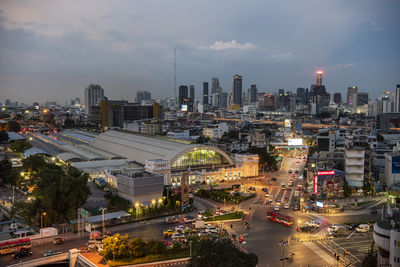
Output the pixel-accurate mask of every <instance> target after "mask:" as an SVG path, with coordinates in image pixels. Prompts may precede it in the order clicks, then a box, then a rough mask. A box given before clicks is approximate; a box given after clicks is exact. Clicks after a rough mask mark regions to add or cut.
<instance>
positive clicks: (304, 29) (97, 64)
mask: <svg viewBox="0 0 400 267" xmlns="http://www.w3.org/2000/svg"><path fill="white" fill-rule="evenodd" d="M399 11H400V1H398V0H382V1H376V0H352V1H348V0H331V1H328V0H326V1H321V0H318V1H309V0H301V1H299V0H286V1H278V0H268V1H267V0H259V1H256V0H254V1H253V0H242V1H236V0H218V1H215V0H212V1H209V0H202V1H194V0H181V1H175V0H168V1H166V0H159V1H157V0H147V1H144V0H143V1H133V0H130V1H119V0H113V1H100V0H93V1H65V0H64V1H58V0H49V1H44V0H35V1H33V0H31V1H19V0H10V1H5V0H1V1H0V102H4V99H6V98H9V99H11V100H19V101H22V102H26V103H32V102H33V101H40V102H44V101H46V100H49V101H51V100H55V101H58V102H60V103H65V101H66V100H68V101H69V100H70V99H71V98H74V97H81V98H82V100H83V90H84V88H85V87H86V86H87V85H88V84H90V83H98V84H100V85H101V86H102V87H103V88H104V89H105V94H106V96H108V97H109V98H110V99H121V98H123V99H126V100H130V101H133V98H134V97H135V94H136V91H137V90H141V89H144V90H149V91H151V92H152V94H153V97H168V96H173V94H174V82H173V49H174V48H176V50H177V83H178V85H180V84H194V85H195V87H196V97H199V96H200V94H201V86H202V82H203V81H209V80H210V79H211V77H219V79H220V82H221V84H222V87H223V90H224V91H228V92H230V91H231V87H232V76H233V75H234V74H240V75H242V76H243V88H244V89H247V88H248V87H249V86H250V84H253V83H255V84H257V87H258V89H259V91H266V92H275V91H277V89H279V88H285V89H288V90H295V88H297V87H310V85H311V84H312V83H315V82H314V80H315V72H316V70H318V69H322V70H324V84H325V85H326V87H327V89H328V90H329V91H330V92H336V91H337V92H342V93H344V92H345V91H346V88H347V86H349V85H356V86H358V87H359V88H360V90H361V91H365V92H368V93H370V95H371V96H372V97H377V96H378V95H379V93H380V92H381V91H383V90H393V89H394V88H395V85H396V84H397V83H400V67H399V62H400V49H399V47H400V45H399V44H400V34H399V33H400V16H399Z"/></svg>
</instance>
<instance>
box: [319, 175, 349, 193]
mask: <svg viewBox="0 0 400 267" xmlns="http://www.w3.org/2000/svg"><path fill="white" fill-rule="evenodd" d="M317 176H318V191H319V194H324V195H326V196H335V195H340V194H341V191H342V189H343V183H344V177H345V175H344V172H341V171H338V170H332V171H319V172H317Z"/></svg>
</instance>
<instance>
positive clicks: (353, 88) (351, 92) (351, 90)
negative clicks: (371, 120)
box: [347, 86, 357, 106]
mask: <svg viewBox="0 0 400 267" xmlns="http://www.w3.org/2000/svg"><path fill="white" fill-rule="evenodd" d="M354 94H357V87H356V86H351V87H347V104H348V105H350V106H353V102H354V101H353V97H354Z"/></svg>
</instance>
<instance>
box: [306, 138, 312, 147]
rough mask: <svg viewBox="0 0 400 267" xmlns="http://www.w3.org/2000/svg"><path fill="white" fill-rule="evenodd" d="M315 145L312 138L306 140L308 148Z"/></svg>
mask: <svg viewBox="0 0 400 267" xmlns="http://www.w3.org/2000/svg"><path fill="white" fill-rule="evenodd" d="M313 143H314V140H313V138H312V137H307V139H306V145H307V146H312V145H313Z"/></svg>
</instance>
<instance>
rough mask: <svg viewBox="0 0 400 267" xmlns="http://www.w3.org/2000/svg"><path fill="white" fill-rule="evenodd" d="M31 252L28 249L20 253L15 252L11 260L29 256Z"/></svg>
mask: <svg viewBox="0 0 400 267" xmlns="http://www.w3.org/2000/svg"><path fill="white" fill-rule="evenodd" d="M31 255H32V251H31V250H29V249H21V250H20V251H17V252H15V253H14V254H12V255H11V257H12V258H13V259H17V258H21V257H26V256H31Z"/></svg>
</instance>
